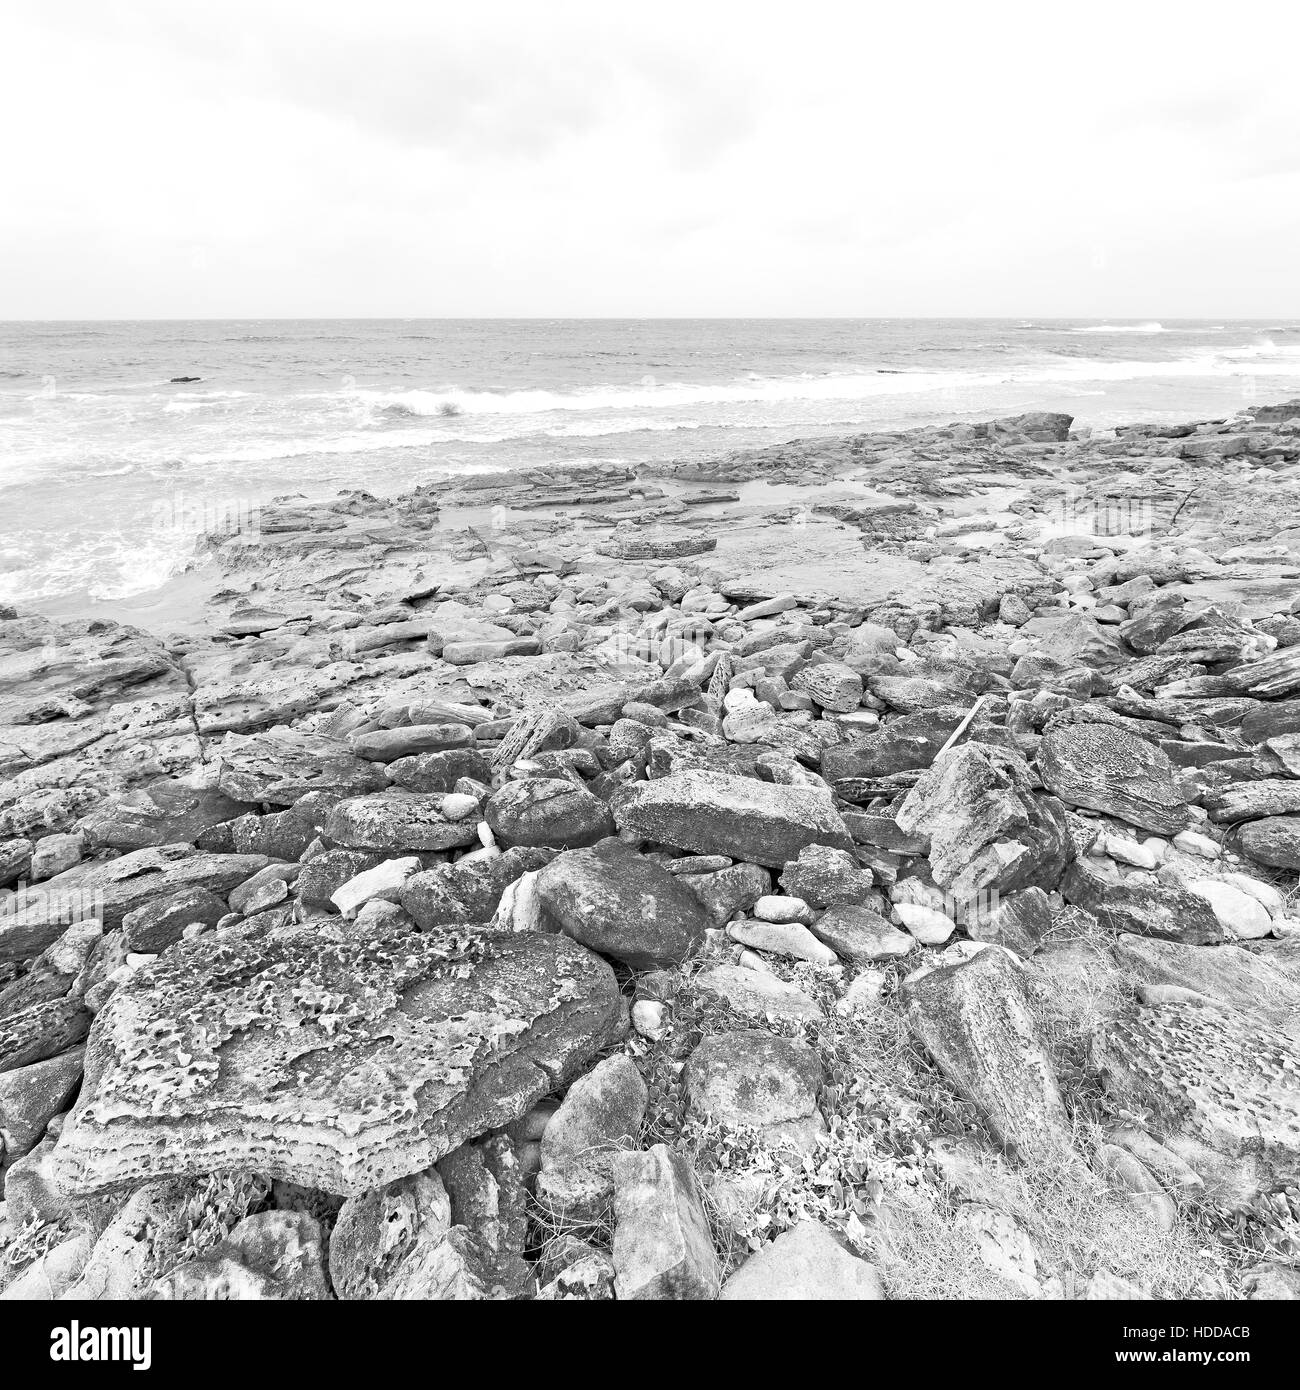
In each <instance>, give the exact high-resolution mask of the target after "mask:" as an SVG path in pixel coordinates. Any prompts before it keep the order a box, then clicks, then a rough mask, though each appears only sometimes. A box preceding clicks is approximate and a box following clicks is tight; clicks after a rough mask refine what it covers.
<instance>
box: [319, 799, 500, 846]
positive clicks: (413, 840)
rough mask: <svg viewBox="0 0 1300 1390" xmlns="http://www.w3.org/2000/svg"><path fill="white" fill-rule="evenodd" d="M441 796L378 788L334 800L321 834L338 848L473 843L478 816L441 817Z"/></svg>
mask: <svg viewBox="0 0 1300 1390" xmlns="http://www.w3.org/2000/svg"><path fill="white" fill-rule="evenodd" d="M442 803H443V797H442V796H440V795H439V794H437V793H436V792H435V793H432V794H429V795H425V794H422V793H420V792H383V793H380V794H378V795H376V796H358V797H350V798H349V799H348V800H346V801H340V802H339V804H338V805H337V806H335V807H334V809H333V810H332V811H331V812H330V813H329V817H328V818H327V820H326V821H325V837H326V839H328V840H331V841H333V843H334V844H336V845H339V846H341V847H342V848H343V849H368V850H376V851H382V852H383V853H385V854H414V853H419V852H421V851H426V850H443V849H455V848H457V847H459V846H463V845H472V844H475V843H476V842H477V840H478V822H477V821H476V820H475V819H474V818H473V817H472V816H471V817H469V818H468V819H466V820H447V819H445V818H444V817H443V814H442Z"/></svg>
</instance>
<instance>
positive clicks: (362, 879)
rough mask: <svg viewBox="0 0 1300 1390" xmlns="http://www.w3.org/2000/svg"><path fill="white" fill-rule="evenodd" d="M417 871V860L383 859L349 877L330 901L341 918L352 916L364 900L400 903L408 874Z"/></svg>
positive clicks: (418, 867) (418, 863)
mask: <svg viewBox="0 0 1300 1390" xmlns="http://www.w3.org/2000/svg"><path fill="white" fill-rule="evenodd" d="M419 870H420V861H419V859H417V858H415V857H414V856H411V857H410V858H407V859H385V860H384V862H383V863H382V864H377V865H375V867H374V868H373V869H366V870H364V871H363V872H361V873H359V874H358V875H357V876H356V877H355V878H350V879H348V881H347V882H346V883H344V884H342V885H340V887H339V888H338V889H336V890H335V892H334V893H333V895H332V897H331V899H330V900H331V902H332V903H333V904H334V906H335V907H336V908H338V910H339V911H340V912H341V913H342V914H343V916H344V917H349V918H350V917H355V916H356V915H357V910H358V909H359V908H360V907H362V906H363V905H364V904H365V903H368V902H372V901H374V900H375V899H380V900H382V901H384V902H390V903H395V902H400V901H401V896H402V889H403V887H405V885H406V881H407V880H408V879H409V878H410V877H411V875H412V874H414V873H418V872H419Z"/></svg>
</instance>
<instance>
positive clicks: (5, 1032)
mask: <svg viewBox="0 0 1300 1390" xmlns="http://www.w3.org/2000/svg"><path fill="white" fill-rule="evenodd" d="M89 1029H90V1012H89V1010H88V1009H87V1007H86V1005H85V1002H84V1001H83V1000H81V999H79V998H74V997H67V998H62V999H45V1000H42V1002H40V1003H38V1004H32V1005H30V1006H29V1007H27V1008H21V1009H17V1010H15V1011H14V1012H13V1013H10V1014H6V1015H5V1017H3V1018H0V1074H3V1073H4V1072H7V1071H14V1070H16V1069H17V1068H19V1067H28V1066H30V1065H31V1064H32V1063H34V1062H43V1061H44V1060H45V1059H46V1058H47V1057H57V1056H58V1055H59V1053H61V1052H64V1051H66V1050H67V1049H68V1048H70V1047H72V1046H73V1045H74V1044H76V1043H79V1042H80V1041H81V1040H82V1038H84V1037H85V1036H86V1033H87V1032H88V1031H89Z"/></svg>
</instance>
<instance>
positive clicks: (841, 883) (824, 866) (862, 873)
mask: <svg viewBox="0 0 1300 1390" xmlns="http://www.w3.org/2000/svg"><path fill="white" fill-rule="evenodd" d="M874 882H875V878H874V876H873V874H872V872H871V870H870V869H864V868H862V867H860V866H859V864H858V862H857V860H856V859H854V857H853V856H852V855H851V854H850V853H848V852H847V851H846V850H842V849H831V848H829V847H828V846H826V845H805V846H804V848H803V849H801V850H800V851H799V857H798V859H796V860H795V861H794V862H793V863H789V864H787V865H786V866H785V869H784V871H783V872H782V874H781V887H782V888H784V889H785V891H786V892H787V893H789V894H790V895H791V896H792V897H796V898H803V899H804V900H805V901H806V902H808V903H811V904H812V906H813V907H835V906H836V905H838V904H841V903H862V902H864V901H865V900H866V898H867V894H868V893H869V892H870V891H871V888H872V886H873V884H874Z"/></svg>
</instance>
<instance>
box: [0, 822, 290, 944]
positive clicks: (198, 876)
mask: <svg viewBox="0 0 1300 1390" xmlns="http://www.w3.org/2000/svg"><path fill="white" fill-rule="evenodd" d="M269 863H270V860H269V859H268V858H267V857H266V856H265V855H264V854H196V853H195V852H194V850H193V849H192V848H191V847H190V846H189V845H160V846H159V847H158V848H156V849H138V850H133V851H132V852H131V853H130V854H124V855H122V856H121V858H119V859H109V860H106V861H103V862H100V863H85V864H77V865H75V866H74V867H73V868H71V869H68V870H66V871H65V872H63V873H61V874H57V875H56V876H55V877H54V878H51V879H47V880H46V881H45V882H44V883H38V884H36V885H35V886H34V887H33V888H31V889H29V890H28V891H27V895H26V900H25V902H20V903H19V904H18V905H17V906H16V907H15V908H14V909H13V910H12V911H10V912H8V913H6V914H5V915H3V916H0V961H3V960H13V959H22V958H23V957H25V956H32V955H36V954H37V953H38V952H40V951H43V950H44V949H45V948H46V947H47V946H49V945H50V944H51V943H52V942H54V941H55V940H57V938H58V937H60V936H62V934H63V933H64V931H65V930H66V929H67V927H68V926H69V924H70V923H72V922H78V921H84V920H86V919H88V918H91V917H98V918H99V919H100V920H101V921H102V922H103V924H104V930H105V931H114V930H116V929H117V928H118V927H120V926H121V925H122V919H123V917H125V916H126V914H127V913H128V912H130V911H131V909H132V908H135V907H139V906H140V905H141V904H143V903H145V902H148V901H149V900H150V899H152V898H156V897H165V896H169V895H170V894H173V893H176V892H179V891H180V890H181V889H185V888H206V889H208V890H209V891H210V892H213V893H216V894H217V895H218V896H220V897H224V896H225V895H226V894H228V893H229V892H230V890H231V889H232V888H234V887H235V886H236V885H237V884H240V883H242V882H243V881H244V880H245V879H247V878H251V877H252V876H253V875H254V874H255V873H257V872H258V870H259V869H264V868H266V866H267V864H269Z"/></svg>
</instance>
